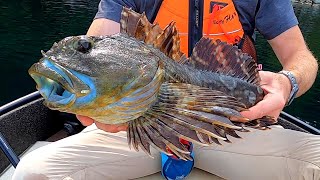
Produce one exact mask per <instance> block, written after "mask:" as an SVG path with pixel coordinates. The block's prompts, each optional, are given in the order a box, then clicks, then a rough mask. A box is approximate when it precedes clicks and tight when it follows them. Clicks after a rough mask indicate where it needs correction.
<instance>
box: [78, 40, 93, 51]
mask: <svg viewBox="0 0 320 180" xmlns="http://www.w3.org/2000/svg"><path fill="white" fill-rule="evenodd" d="M92 47H93V43H92V42H91V41H89V40H88V39H79V40H77V41H76V42H75V44H74V48H75V49H76V50H77V51H79V52H82V53H87V52H89V51H90V49H91V48H92Z"/></svg>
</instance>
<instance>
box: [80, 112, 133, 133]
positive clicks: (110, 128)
mask: <svg viewBox="0 0 320 180" xmlns="http://www.w3.org/2000/svg"><path fill="white" fill-rule="evenodd" d="M77 118H78V120H79V121H80V122H81V123H82V125H84V126H89V125H91V124H93V123H95V124H96V126H97V127H98V128H99V129H101V130H104V131H106V132H110V133H117V132H119V131H126V130H127V129H128V124H127V123H124V124H103V123H100V122H98V121H95V120H94V119H92V118H89V117H86V116H81V115H77Z"/></svg>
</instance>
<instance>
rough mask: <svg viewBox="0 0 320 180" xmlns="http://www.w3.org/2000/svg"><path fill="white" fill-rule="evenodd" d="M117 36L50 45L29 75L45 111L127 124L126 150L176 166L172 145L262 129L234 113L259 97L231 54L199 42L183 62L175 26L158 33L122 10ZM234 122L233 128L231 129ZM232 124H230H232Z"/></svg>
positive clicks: (250, 66) (253, 67)
mask: <svg viewBox="0 0 320 180" xmlns="http://www.w3.org/2000/svg"><path fill="white" fill-rule="evenodd" d="M120 26H121V31H120V33H118V34H115V35H111V36H100V37H95V36H85V35H82V36H72V37H67V38H64V39H63V40H61V41H60V42H58V43H55V44H54V45H53V46H52V48H51V49H50V50H49V51H47V52H43V51H42V54H43V57H42V58H41V59H40V61H39V62H38V63H35V64H33V65H32V66H31V68H30V69H29V74H30V75H31V76H32V78H33V79H34V80H35V81H36V83H37V89H38V90H39V91H40V93H41V95H42V96H43V97H44V99H45V101H44V104H45V105H46V106H48V107H49V108H51V109H54V110H59V111H63V112H69V113H73V114H79V115H83V116H88V117H91V118H93V119H95V120H96V121H99V122H101V123H105V124H119V123H125V122H128V130H127V134H128V143H129V145H130V146H132V147H133V148H134V149H136V150H138V149H139V147H140V149H142V150H143V151H145V152H146V153H148V154H149V155H150V145H151V146H153V147H154V148H156V149H158V150H160V151H162V152H164V153H166V154H169V155H171V153H169V152H168V151H166V148H169V149H170V150H171V152H172V153H174V154H175V155H177V156H178V157H180V158H181V159H189V158H190V156H189V154H190V152H189V150H188V149H187V148H186V147H185V146H183V145H182V144H181V143H180V142H179V138H182V139H185V140H187V141H191V142H194V143H198V144H201V145H210V144H212V143H218V144H219V141H221V140H222V141H228V137H227V135H231V136H234V137H239V136H238V135H237V134H236V131H244V130H245V126H249V127H255V128H259V129H265V128H266V127H267V126H268V125H270V124H272V123H274V122H275V120H273V119H272V118H270V117H266V118H261V119H258V120H253V121H250V123H237V122H238V121H246V120H248V119H247V118H244V117H243V116H242V115H241V114H240V113H239V112H241V111H244V110H247V109H248V108H250V107H252V106H254V105H255V104H256V103H257V102H259V101H261V100H262V99H263V97H264V92H263V90H262V89H261V87H260V77H259V74H258V70H257V64H256V63H255V61H254V60H253V59H252V58H251V57H250V56H248V55H247V54H245V53H242V52H241V51H240V50H239V49H238V48H237V47H235V46H232V45H228V44H227V43H225V42H221V41H219V40H216V41H214V40H211V39H208V38H205V37H203V38H202V39H200V41H199V42H198V43H197V44H196V46H195V48H194V49H193V52H192V55H191V56H190V57H189V58H187V57H186V56H185V55H184V54H183V53H182V52H181V51H180V45H179V42H180V40H179V35H178V31H177V29H176V27H175V23H174V22H172V23H170V24H169V25H168V26H167V27H166V28H165V29H164V30H162V29H161V28H160V27H159V25H158V24H151V23H150V22H149V21H148V20H147V18H146V16H145V15H143V14H142V15H141V14H138V13H136V12H134V11H132V10H130V9H127V8H124V9H123V11H122V14H121V21H120ZM233 121H234V122H233ZM236 121H237V122H236Z"/></svg>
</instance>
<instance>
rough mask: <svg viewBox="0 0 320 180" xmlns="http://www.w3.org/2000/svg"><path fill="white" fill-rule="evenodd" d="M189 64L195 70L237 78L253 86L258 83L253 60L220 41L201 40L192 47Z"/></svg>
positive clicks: (255, 65) (258, 79) (258, 78)
mask: <svg viewBox="0 0 320 180" xmlns="http://www.w3.org/2000/svg"><path fill="white" fill-rule="evenodd" d="M189 62H190V63H191V64H192V65H193V66H194V67H195V68H197V69H202V70H207V71H213V72H217V73H220V74H224V75H229V76H233V77H237V78H240V79H242V80H245V81H247V82H249V83H252V84H255V85H259V82H260V77H259V74H258V70H257V64H256V62H255V61H254V59H253V58H252V57H250V56H248V55H247V54H245V53H242V52H241V50H239V49H238V48H237V47H234V46H232V45H229V44H227V43H225V42H221V41H220V40H216V41H214V40H211V39H209V38H204V37H203V38H201V39H200V40H199V42H198V43H197V44H196V46H195V47H194V49H193V52H192V55H191V57H190V61H189Z"/></svg>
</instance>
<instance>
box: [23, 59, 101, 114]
mask: <svg viewBox="0 0 320 180" xmlns="http://www.w3.org/2000/svg"><path fill="white" fill-rule="evenodd" d="M36 69H37V70H36ZM48 72H49V74H54V75H55V76H50V75H48V74H47V73H48ZM29 73H30V75H31V77H32V78H33V79H34V80H35V82H36V83H37V89H38V90H39V92H40V94H41V95H42V96H44V97H45V104H46V105H47V106H48V107H51V108H52V109H59V110H62V109H65V108H67V107H69V106H71V105H73V106H80V105H82V104H85V103H88V102H90V101H91V100H92V99H94V98H95V95H96V88H95V85H94V83H93V80H92V78H90V77H88V76H86V75H83V74H81V73H78V72H76V71H73V70H69V69H66V68H64V67H62V66H60V65H58V64H56V63H54V62H52V61H50V60H49V59H48V58H43V59H42V60H40V62H39V63H36V64H34V65H33V66H32V67H31V68H30V69H29ZM68 74H69V75H68ZM53 77H56V78H54V79H53ZM72 79H79V80H80V81H81V82H82V83H83V84H84V85H87V86H88V87H89V89H85V90H82V91H81V92H80V96H79V95H78V96H77V94H79V93H77V92H76V90H75V89H74V87H73V86H74V82H73V81H72Z"/></svg>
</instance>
